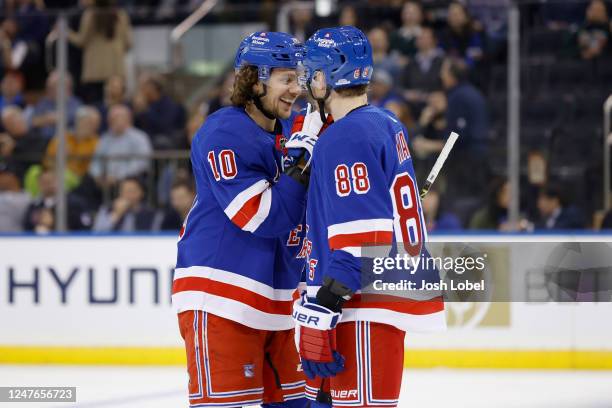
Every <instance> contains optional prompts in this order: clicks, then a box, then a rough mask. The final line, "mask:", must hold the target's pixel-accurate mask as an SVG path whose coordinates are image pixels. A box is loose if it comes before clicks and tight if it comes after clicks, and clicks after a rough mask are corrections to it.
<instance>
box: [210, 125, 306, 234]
mask: <svg viewBox="0 0 612 408" xmlns="http://www.w3.org/2000/svg"><path fill="white" fill-rule="evenodd" d="M214 139H215V140H220V141H221V140H222V143H215V142H214V141H212V142H210V143H204V144H203V145H202V147H201V148H200V152H199V155H200V157H201V162H200V165H201V166H202V167H203V172H202V173H203V174H204V175H205V177H206V178H207V179H208V182H209V184H210V186H211V190H212V194H213V196H214V197H215V199H216V200H217V202H218V203H219V205H220V206H221V208H222V209H223V212H224V213H225V215H226V216H227V217H228V218H229V219H230V220H231V221H232V222H233V223H234V224H235V225H236V226H237V227H238V228H241V229H242V230H244V231H247V232H250V233H253V234H255V235H258V236H261V237H266V238H275V237H280V236H283V235H286V234H287V233H288V232H289V231H290V230H292V229H293V228H294V227H295V226H296V225H298V224H299V223H300V222H301V221H302V218H303V215H304V211H305V200H306V189H305V188H304V187H303V186H302V185H300V184H299V183H297V182H296V181H294V180H293V179H292V178H291V177H289V176H286V175H284V174H281V173H280V168H279V167H278V164H277V163H276V160H275V159H274V155H273V152H272V151H270V152H267V151H264V149H263V148H261V147H259V146H257V145H256V143H253V142H247V143H244V138H243V139H242V140H241V139H240V138H236V136H235V135H231V134H219V132H217V134H215V135H214Z"/></svg>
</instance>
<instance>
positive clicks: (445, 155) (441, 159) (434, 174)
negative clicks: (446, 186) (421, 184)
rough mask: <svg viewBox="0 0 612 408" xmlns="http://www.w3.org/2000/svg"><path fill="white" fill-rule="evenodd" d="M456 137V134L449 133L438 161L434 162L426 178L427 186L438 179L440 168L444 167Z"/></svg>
mask: <svg viewBox="0 0 612 408" xmlns="http://www.w3.org/2000/svg"><path fill="white" fill-rule="evenodd" d="M458 137H459V135H458V134H457V133H455V132H451V134H450V136H449V137H448V140H447V141H446V144H445V145H444V147H443V148H442V151H441V152H440V155H439V156H438V159H437V160H436V163H435V164H434V166H433V167H432V169H431V171H430V172H429V176H427V182H428V183H429V184H432V183H433V182H434V181H435V180H436V177H438V173H439V172H440V170H441V169H442V166H444V162H445V161H446V159H447V158H448V154H449V153H450V151H451V150H452V149H453V146H454V145H455V142H456V141H457V138H458Z"/></svg>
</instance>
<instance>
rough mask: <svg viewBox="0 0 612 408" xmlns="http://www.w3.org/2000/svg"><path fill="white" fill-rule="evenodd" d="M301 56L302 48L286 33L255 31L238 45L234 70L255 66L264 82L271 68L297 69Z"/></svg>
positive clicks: (295, 39)
mask: <svg viewBox="0 0 612 408" xmlns="http://www.w3.org/2000/svg"><path fill="white" fill-rule="evenodd" d="M303 56H304V46H303V45H302V44H301V43H300V42H299V41H298V39H297V38H295V37H292V36H291V35H289V34H287V33H279V32H271V31H257V32H254V33H253V34H251V35H249V36H248V37H246V38H245V39H244V40H242V42H241V43H240V46H239V47H238V51H237V52H236V58H235V60H234V69H236V70H238V69H240V68H241V67H242V66H244V65H252V66H256V67H257V68H258V72H259V79H260V80H262V81H266V80H267V79H269V78H270V71H271V70H272V69H273V68H289V69H297V68H298V66H299V65H301V62H302V58H303Z"/></svg>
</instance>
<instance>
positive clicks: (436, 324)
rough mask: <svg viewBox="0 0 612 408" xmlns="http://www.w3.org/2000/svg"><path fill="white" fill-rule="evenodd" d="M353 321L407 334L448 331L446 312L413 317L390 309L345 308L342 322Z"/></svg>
mask: <svg viewBox="0 0 612 408" xmlns="http://www.w3.org/2000/svg"><path fill="white" fill-rule="evenodd" d="M353 321H367V322H378V323H384V324H388V325H391V326H395V327H397V328H398V329H400V330H403V331H406V332H439V331H444V330H446V314H445V312H444V310H442V311H439V312H435V313H431V314H427V315H413V314H408V313H400V312H396V311H393V310H389V309H378V308H376V309H375V308H358V309H354V308H343V309H342V322H353Z"/></svg>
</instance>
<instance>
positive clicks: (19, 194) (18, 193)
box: [0, 170, 30, 232]
mask: <svg viewBox="0 0 612 408" xmlns="http://www.w3.org/2000/svg"><path fill="white" fill-rule="evenodd" d="M29 204H30V196H29V195H28V193H26V192H24V191H23V190H22V189H21V186H20V183H19V179H18V178H17V176H16V175H15V174H13V173H11V172H10V171H7V170H0V232H21V231H23V219H24V217H25V213H26V210H27V209H28V206H29Z"/></svg>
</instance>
